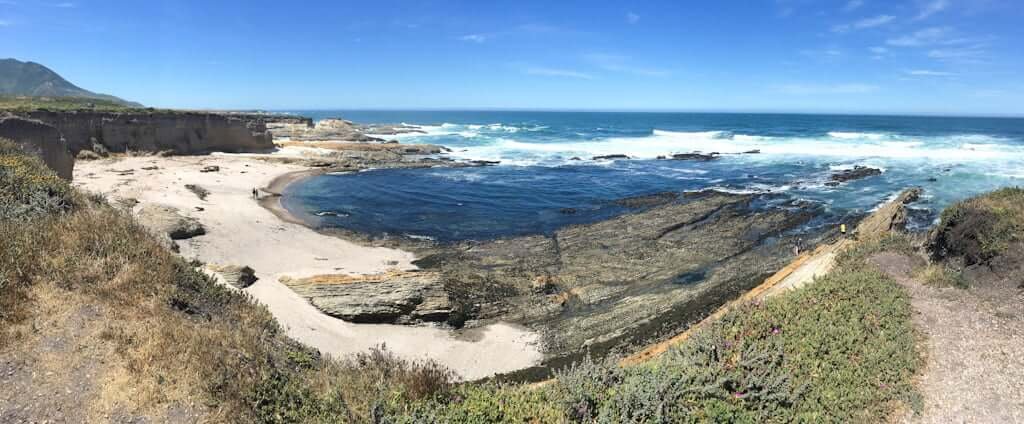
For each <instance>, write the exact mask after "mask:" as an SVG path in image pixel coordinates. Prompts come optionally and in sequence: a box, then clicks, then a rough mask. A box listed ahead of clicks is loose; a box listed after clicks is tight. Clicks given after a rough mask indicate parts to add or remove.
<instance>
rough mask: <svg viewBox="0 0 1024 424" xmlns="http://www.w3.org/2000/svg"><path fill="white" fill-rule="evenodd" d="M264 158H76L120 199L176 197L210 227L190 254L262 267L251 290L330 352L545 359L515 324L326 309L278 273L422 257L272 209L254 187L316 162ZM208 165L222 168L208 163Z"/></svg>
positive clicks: (489, 367) (399, 264) (91, 180)
mask: <svg viewBox="0 0 1024 424" xmlns="http://www.w3.org/2000/svg"><path fill="white" fill-rule="evenodd" d="M265 156H266V155H264V157H265ZM260 158H261V155H245V154H213V155H209V156H175V157H156V156H138V157H118V158H111V159H104V160H96V161H80V162H78V163H77V164H76V166H75V175H74V184H75V185H76V186H78V187H80V188H82V189H85V190H87V191H91V192H96V193H102V194H104V195H106V196H107V198H108V199H110V200H111V201H112V202H114V201H118V200H123V199H135V200H137V201H138V202H139V204H140V205H145V204H151V203H152V204H162V205H167V206H172V207H175V208H177V209H178V210H179V211H180V212H181V213H182V214H185V215H188V216H191V217H193V218H195V219H197V220H199V221H200V222H201V223H202V224H203V225H204V226H205V227H206V231H207V234H205V235H202V236H199V237H195V238H192V239H188V240H180V241H178V244H179V246H180V249H181V254H182V256H184V257H186V258H195V259H198V260H200V261H203V262H205V263H209V264H219V265H247V266H250V267H252V268H253V269H255V271H256V276H257V277H258V278H259V280H258V281H257V282H256V283H255V284H253V285H252V286H250V287H248V288H246V289H244V290H245V291H246V292H247V293H249V294H250V295H252V296H253V298H254V299H255V300H256V301H258V302H260V303H262V304H264V305H266V306H267V308H268V309H269V310H270V312H271V313H272V314H273V315H274V316H275V317H276V318H277V320H278V321H279V322H280V323H281V325H283V326H284V327H285V328H286V329H287V333H288V335H289V336H291V337H293V338H294V339H296V340H298V341H300V342H303V343H305V344H307V345H309V346H312V347H314V348H317V349H319V350H320V351H321V352H323V353H326V354H330V355H333V356H336V357H340V356H344V355H348V354H352V353H357V352H362V351H366V350H367V349H369V348H371V347H374V346H379V345H385V346H386V347H387V349H388V350H391V351H393V352H395V353H396V354H398V355H400V356H402V357H405V358H412V359H420V358H429V359H433V360H435V361H438V362H440V363H441V364H444V365H446V366H448V367H450V368H451V369H453V370H454V371H455V372H457V373H458V374H459V375H460V376H461V377H462V378H465V379H477V378H482V377H486V376H490V375H493V374H496V373H503V372H508V371H513V370H517V369H521V368H525V367H529V366H532V365H535V364H538V363H539V362H540V361H541V359H542V354H541V353H540V350H539V346H538V342H539V340H540V337H539V335H538V334H536V333H534V332H531V331H529V330H527V329H524V328H521V327H518V326H514V325H510V324H504V323H494V324H490V325H486V326H483V327H479V328H474V329H469V330H464V331H452V330H448V329H444V328H439V327H431V326H402V325H383V324H353V323H349V322H345V321H342V320H340V319H336V318H333V317H330V316H327V315H325V314H323V313H321V312H320V311H318V310H317V309H316V308H314V307H313V306H312V305H310V304H309V303H308V302H307V301H306V300H305V299H303V298H301V297H299V296H298V295H297V294H295V293H294V292H293V291H292V290H291V289H289V288H288V287H286V286H285V285H283V284H281V283H280V282H279V279H280V278H282V277H305V276H312V275H318V274H339V273H341V274H352V275H361V274H376V273H381V272H385V271H389V270H409V269H415V266H414V265H412V263H411V262H412V261H413V260H415V257H414V255H413V254H411V253H409V252H404V251H401V250H396V249H389V248H377V247H366V246H361V245H358V244H356V243H352V242H349V241H346V240H343V239H341V238H337V237H333V236H327V235H324V234H321V233H318V232H316V231H314V230H312V229H310V228H307V227H305V226H303V225H300V224H299V223H297V222H294V220H288V219H282V216H285V215H284V214H282V213H281V211H277V213H276V214H275V213H274V212H272V211H271V210H270V209H272V208H273V206H274V204H276V203H277V198H274V197H265V198H264V199H263V200H262V202H264V203H266V204H268V206H270V208H265V207H262V206H261V205H260V203H259V202H258V201H257V200H255V199H253V197H252V189H253V188H261V189H264V188H266V189H267V190H269V191H278V190H281V189H282V188H283V186H284V185H285V184H286V183H287V182H288V181H290V180H294V178H293V177H295V176H300V175H301V174H300V173H301V172H302V171H304V170H308V169H309V168H305V167H302V166H298V165H289V164H281V163H276V162H268V161H265V160H261V159H260ZM207 166H216V167H219V170H218V171H215V172H200V171H201V170H202V169H203V168H204V167H207ZM154 167H155V168H154ZM144 168H147V169H144ZM129 170H131V171H129ZM271 183H273V184H271ZM186 184H194V185H198V186H201V187H202V188H204V189H206V190H208V191H209V193H210V194H209V195H208V196H207V198H206V199H205V200H201V199H199V197H198V196H196V194H194V193H192V192H191V191H189V190H188V189H186V187H185V185H186ZM271 185H273V187H270V186H271ZM136 207H138V206H136Z"/></svg>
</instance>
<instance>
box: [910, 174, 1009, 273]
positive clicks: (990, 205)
mask: <svg viewBox="0 0 1024 424" xmlns="http://www.w3.org/2000/svg"><path fill="white" fill-rule="evenodd" d="M1020 242H1024V188H1020V187H1009V188H1003V189H999V190H996V191H993V192H991V193H987V194H983V195H980V196H977V197H973V198H970V199H967V200H964V201H961V202H958V203H956V204H954V205H952V206H950V207H948V208H946V209H945V210H944V211H942V215H941V217H940V221H939V225H938V226H937V227H936V228H935V230H934V231H933V233H932V240H931V241H930V242H929V249H930V250H931V251H932V254H933V256H935V257H936V258H938V259H951V258H962V259H963V261H964V264H965V265H973V264H977V263H984V262H986V261H988V260H990V259H992V258H995V257H996V256H999V255H1001V254H1002V253H1004V252H1005V251H1006V249H1007V248H1009V247H1010V246H1011V245H1013V244H1015V243H1020Z"/></svg>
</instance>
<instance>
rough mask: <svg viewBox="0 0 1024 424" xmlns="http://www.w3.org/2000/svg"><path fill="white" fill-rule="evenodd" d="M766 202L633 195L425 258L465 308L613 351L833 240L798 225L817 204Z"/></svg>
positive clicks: (558, 347) (580, 347)
mask: <svg viewBox="0 0 1024 424" xmlns="http://www.w3.org/2000/svg"><path fill="white" fill-rule="evenodd" d="M765 198H766V196H763V195H762V196H759V195H737V194H727V193H720V192H700V193H687V194H679V193H671V194H664V193H662V194H655V195H651V196H647V197H643V198H639V197H638V198H630V199H623V202H625V203H628V204H631V205H634V206H635V207H637V208H641V210H638V211H636V212H634V213H630V214H626V215H622V216H619V217H617V218H613V219H609V220H606V221H602V222H597V223H593V224H588V225H579V226H571V227H567V228H563V229H561V230H559V231H556V232H555V233H554V234H551V235H534V236H526V237H516V238H511V239H501V240H493V241H487V242H466V243H462V244H459V245H455V246H447V247H441V248H438V249H435V250H434V251H433V253H432V254H429V255H427V256H425V257H424V258H423V259H421V260H419V261H417V262H416V264H417V265H418V266H420V267H421V268H424V269H426V270H429V271H432V272H436V273H438V275H440V278H441V281H442V282H443V283H444V286H445V288H446V290H447V291H448V292H449V293H450V294H451V297H452V301H453V302H454V303H455V307H454V309H455V310H456V311H458V313H461V314H466V315H468V316H470V317H472V318H476V319H488V318H500V319H503V320H512V321H515V322H519V323H521V324H525V325H528V326H530V327H532V328H534V329H538V330H540V331H541V332H542V333H543V334H544V335H545V347H546V349H547V351H548V352H549V353H550V354H552V356H556V357H557V356H559V355H571V354H577V353H579V352H583V351H586V350H602V349H609V348H613V347H617V346H623V345H628V344H630V343H637V342H643V341H648V340H651V339H653V338H656V337H657V336H658V335H659V334H661V333H663V332H664V331H667V330H668V329H673V328H678V327H679V326H680V325H685V324H686V323H687V322H690V321H692V320H696V319H699V318H701V317H702V316H703V315H704V314H706V313H707V312H708V311H709V310H711V309H713V308H715V307H717V306H718V305H721V304H722V303H724V302H725V301H726V300H728V299H731V298H733V297H735V296H736V295H738V294H739V293H742V292H743V291H745V290H748V289H749V288H751V287H753V286H755V285H757V284H759V283H760V282H761V281H762V280H763V279H764V278H766V277H767V276H769V275H771V274H772V273H774V272H775V271H776V270H777V269H778V268H780V267H782V266H783V265H785V264H786V263H788V262H789V261H790V260H791V259H792V258H793V257H794V256H795V254H794V246H797V245H799V244H801V243H806V244H808V245H810V244H813V243H815V242H816V239H817V238H819V237H823V235H822V234H807V233H801V232H799V231H797V230H798V229H799V228H801V226H803V225H804V224H806V223H808V222H809V221H810V220H811V219H812V218H813V217H814V216H815V215H816V214H818V213H819V212H820V210H817V208H816V207H814V206H811V205H808V204H804V203H800V202H790V203H791V204H787V205H785V207H779V208H776V207H769V208H764V207H762V206H761V205H759V202H762V201H763V200H765ZM799 234H802V235H799ZM801 237H803V238H804V239H803V240H801ZM450 321H453V320H450ZM454 321H457V320H454Z"/></svg>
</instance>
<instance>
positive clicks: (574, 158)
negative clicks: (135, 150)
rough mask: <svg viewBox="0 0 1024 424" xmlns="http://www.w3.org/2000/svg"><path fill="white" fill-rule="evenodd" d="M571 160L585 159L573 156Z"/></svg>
mask: <svg viewBox="0 0 1024 424" xmlns="http://www.w3.org/2000/svg"><path fill="white" fill-rule="evenodd" d="M569 160H583V159H580V157H579V156H573V157H571V158H569Z"/></svg>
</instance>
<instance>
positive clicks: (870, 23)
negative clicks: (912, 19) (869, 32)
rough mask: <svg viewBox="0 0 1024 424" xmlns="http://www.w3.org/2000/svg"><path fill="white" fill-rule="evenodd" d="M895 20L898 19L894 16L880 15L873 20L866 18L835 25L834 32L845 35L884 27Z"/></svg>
mask: <svg viewBox="0 0 1024 424" xmlns="http://www.w3.org/2000/svg"><path fill="white" fill-rule="evenodd" d="M894 19H896V17H895V16H892V15H878V16H875V17H872V18H865V19H861V20H859V21H856V22H852V23H848V24H841V25H835V26H833V27H832V32H838V33H843V32H849V31H856V30H861V29H868V28H875V27H880V26H882V25H885V24H888V23H890V22H892V21H893V20H894Z"/></svg>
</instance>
